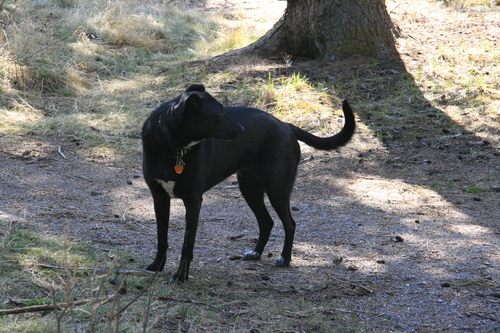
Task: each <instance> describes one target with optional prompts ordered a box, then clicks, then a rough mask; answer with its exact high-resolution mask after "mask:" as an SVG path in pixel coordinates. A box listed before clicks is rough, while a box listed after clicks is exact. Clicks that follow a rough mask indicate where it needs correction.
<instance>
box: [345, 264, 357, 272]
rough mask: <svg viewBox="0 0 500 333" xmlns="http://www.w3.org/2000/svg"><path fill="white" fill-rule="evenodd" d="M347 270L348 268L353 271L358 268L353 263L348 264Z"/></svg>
mask: <svg viewBox="0 0 500 333" xmlns="http://www.w3.org/2000/svg"><path fill="white" fill-rule="evenodd" d="M347 269H348V270H350V271H351V272H355V271H357V270H358V268H357V267H356V266H354V265H350V266H349V267H347Z"/></svg>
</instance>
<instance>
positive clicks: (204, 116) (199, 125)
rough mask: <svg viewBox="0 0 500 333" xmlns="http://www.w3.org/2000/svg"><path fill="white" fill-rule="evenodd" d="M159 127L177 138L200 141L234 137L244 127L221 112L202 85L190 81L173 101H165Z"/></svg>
mask: <svg viewBox="0 0 500 333" xmlns="http://www.w3.org/2000/svg"><path fill="white" fill-rule="evenodd" d="M168 103H169V105H167V107H166V109H165V112H164V114H163V115H162V116H161V123H162V124H161V126H164V127H165V128H166V129H167V130H168V133H171V134H172V135H175V136H176V137H178V136H182V137H186V138H189V140H193V141H199V140H202V139H205V138H208V137H213V138H217V139H222V140H234V139H237V138H238V137H239V136H240V135H241V134H242V133H243V131H244V130H245V128H244V127H243V126H241V125H240V124H239V123H237V122H236V121H234V120H232V119H230V118H228V117H227V116H226V115H225V114H224V107H223V106H222V105H221V104H220V103H219V102H217V100H216V99H215V98H214V97H212V95H210V94H209V93H207V92H206V91H205V87H204V86H203V85H201V84H193V85H191V86H189V88H187V89H186V91H185V92H184V93H182V94H181V95H180V96H179V97H177V98H176V99H175V100H172V101H170V102H168Z"/></svg>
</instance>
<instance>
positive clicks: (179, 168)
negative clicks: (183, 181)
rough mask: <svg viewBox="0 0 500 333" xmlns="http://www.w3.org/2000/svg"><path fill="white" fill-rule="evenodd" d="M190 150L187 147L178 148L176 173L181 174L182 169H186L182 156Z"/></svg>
mask: <svg viewBox="0 0 500 333" xmlns="http://www.w3.org/2000/svg"><path fill="white" fill-rule="evenodd" d="M187 151H188V150H187V149H177V155H176V157H175V158H176V162H175V167H174V170H175V173H176V174H178V175H180V174H181V173H182V171H184V166H185V165H186V164H185V163H184V161H183V160H182V157H183V156H184V154H186V152H187Z"/></svg>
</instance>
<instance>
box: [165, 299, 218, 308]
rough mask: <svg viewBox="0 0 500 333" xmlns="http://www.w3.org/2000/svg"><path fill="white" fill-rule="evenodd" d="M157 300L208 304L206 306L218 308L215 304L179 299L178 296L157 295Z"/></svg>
mask: <svg viewBox="0 0 500 333" xmlns="http://www.w3.org/2000/svg"><path fill="white" fill-rule="evenodd" d="M158 300H160V301H172V302H179V303H191V304H197V305H204V306H208V307H210V308H213V309H219V308H218V307H216V306H213V305H210V304H207V303H204V302H198V301H193V300H192V299H179V298H175V297H170V296H160V297H158Z"/></svg>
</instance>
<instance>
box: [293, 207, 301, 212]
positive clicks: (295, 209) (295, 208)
mask: <svg viewBox="0 0 500 333" xmlns="http://www.w3.org/2000/svg"><path fill="white" fill-rule="evenodd" d="M292 210H293V211H294V212H300V209H299V207H296V206H292Z"/></svg>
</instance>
